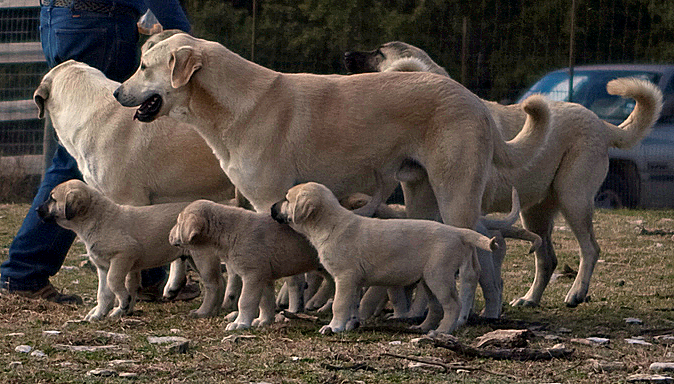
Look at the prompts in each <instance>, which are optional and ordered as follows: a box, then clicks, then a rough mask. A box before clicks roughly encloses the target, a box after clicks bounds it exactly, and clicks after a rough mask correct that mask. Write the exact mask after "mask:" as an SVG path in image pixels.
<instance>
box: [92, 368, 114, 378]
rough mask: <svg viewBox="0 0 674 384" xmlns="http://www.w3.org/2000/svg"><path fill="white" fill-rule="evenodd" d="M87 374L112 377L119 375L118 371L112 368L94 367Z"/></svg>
mask: <svg viewBox="0 0 674 384" xmlns="http://www.w3.org/2000/svg"><path fill="white" fill-rule="evenodd" d="M87 376H100V377H111V376H117V372H115V371H113V370H110V369H92V370H91V371H89V372H87Z"/></svg>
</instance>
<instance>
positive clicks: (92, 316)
mask: <svg viewBox="0 0 674 384" xmlns="http://www.w3.org/2000/svg"><path fill="white" fill-rule="evenodd" d="M104 316H105V314H104V313H100V312H99V311H98V307H94V308H93V309H92V310H91V311H89V313H87V315H86V316H84V321H98V320H100V319H102V318H103V317H104Z"/></svg>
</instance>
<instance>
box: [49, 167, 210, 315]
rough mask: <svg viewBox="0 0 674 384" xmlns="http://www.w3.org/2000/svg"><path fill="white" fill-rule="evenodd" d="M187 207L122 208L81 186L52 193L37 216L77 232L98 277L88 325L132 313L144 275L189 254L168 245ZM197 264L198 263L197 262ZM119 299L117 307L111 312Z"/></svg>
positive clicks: (66, 185)
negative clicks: (179, 214) (141, 272)
mask: <svg viewBox="0 0 674 384" xmlns="http://www.w3.org/2000/svg"><path fill="white" fill-rule="evenodd" d="M186 205H187V203H171V204H158V205H150V206H144V207H134V206H129V205H118V204H115V203H114V202H113V201H112V200H110V199H108V198H107V197H105V196H103V195H102V194H101V193H100V192H98V191H97V190H96V189H94V188H92V187H90V186H88V185H86V184H85V183H83V182H82V181H79V180H70V181H66V182H65V183H61V184H59V185H57V186H56V187H55V188H54V189H53V190H52V192H51V194H50V195H49V199H48V200H47V201H46V202H45V203H44V204H43V205H41V206H40V207H39V208H38V214H39V215H40V217H42V218H43V219H45V220H56V223H57V224H58V225H60V226H61V227H63V228H66V229H70V230H72V231H74V232H75V233H76V234H77V236H79V238H80V239H82V241H83V242H84V244H85V246H86V248H87V252H88V254H89V258H90V259H91V261H92V262H93V263H94V265H95V266H96V269H97V271H98V294H97V299H98V304H97V305H96V307H94V308H93V309H92V310H91V311H89V313H88V314H87V315H86V317H85V320H90V321H91V320H100V319H102V318H103V317H105V316H106V315H107V314H108V313H109V316H110V317H119V316H122V315H126V314H129V313H131V312H132V311H133V307H134V304H135V302H136V294H137V290H138V286H139V283H140V271H141V270H143V269H147V268H154V267H158V266H161V265H165V264H167V263H170V262H172V261H173V260H175V259H177V258H178V257H180V256H182V255H184V254H185V253H184V252H183V251H182V250H181V249H179V248H176V247H173V246H171V244H169V242H168V235H169V231H170V230H171V227H172V226H173V225H174V223H175V220H176V218H177V217H178V213H180V211H181V210H182V209H183V208H184V207H185V206H186ZM195 262H199V260H198V257H195ZM218 271H220V269H219V266H218ZM125 281H126V283H125ZM115 299H116V300H117V307H115V308H114V309H113V311H112V312H110V309H111V308H112V306H113V304H114V303H115Z"/></svg>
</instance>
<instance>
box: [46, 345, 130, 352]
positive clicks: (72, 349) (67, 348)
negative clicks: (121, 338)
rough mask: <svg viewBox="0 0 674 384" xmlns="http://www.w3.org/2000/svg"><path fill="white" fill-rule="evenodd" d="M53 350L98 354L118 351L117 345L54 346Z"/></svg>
mask: <svg viewBox="0 0 674 384" xmlns="http://www.w3.org/2000/svg"><path fill="white" fill-rule="evenodd" d="M54 349H59V350H65V351H70V352H98V351H106V350H110V349H119V346H117V345H96V346H88V345H66V344H55V345H54Z"/></svg>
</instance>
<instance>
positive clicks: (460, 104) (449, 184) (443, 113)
mask: <svg viewBox="0 0 674 384" xmlns="http://www.w3.org/2000/svg"><path fill="white" fill-rule="evenodd" d="M115 95H116V97H117V100H119V101H120V103H121V104H122V105H125V106H140V107H139V108H138V110H137V113H136V115H135V116H136V117H137V118H138V119H139V120H141V121H153V120H154V119H156V118H157V117H158V116H163V115H171V116H173V117H175V118H179V119H182V120H183V121H186V122H189V123H191V124H194V125H195V127H196V129H197V130H198V132H199V133H200V134H201V135H202V137H204V139H205V140H206V142H207V143H208V144H209V146H211V148H213V151H214V152H215V154H216V156H217V157H218V159H219V160H220V165H221V167H222V169H223V170H224V171H225V173H226V174H227V176H228V177H229V178H230V179H231V180H232V182H233V183H234V184H235V185H236V186H237V189H239V190H240V191H241V193H242V194H243V196H245V197H246V198H247V199H248V200H249V201H250V202H251V203H252V205H253V206H254V207H255V209H256V210H257V211H258V212H268V210H269V208H270V207H271V205H272V204H274V203H275V202H276V201H278V200H280V199H282V198H283V196H284V195H285V192H286V191H287V190H288V189H289V188H291V187H292V186H293V185H295V184H297V183H298V182H302V181H306V180H314V181H317V182H321V183H323V184H325V185H326V186H328V187H329V188H330V189H331V190H333V191H334V192H335V193H336V195H337V196H338V197H340V198H341V197H344V196H348V195H350V194H352V193H355V192H367V193H372V191H373V190H374V189H375V181H374V178H373V177H372V172H373V171H375V172H379V173H380V174H381V175H382V176H383V181H384V189H383V190H384V193H383V195H384V196H388V195H390V193H391V192H392V191H393V189H394V187H395V186H396V185H397V184H398V182H399V181H402V182H403V189H404V192H405V205H406V209H407V212H408V214H409V215H410V216H411V217H414V218H437V217H441V218H442V220H443V222H445V223H447V224H452V225H456V226H459V227H467V228H473V227H474V226H475V224H476V222H477V219H478V217H479V215H480V212H481V209H480V207H481V204H482V198H483V191H484V185H485V182H486V180H487V178H488V174H489V172H491V167H492V166H496V167H498V168H499V169H502V170H503V172H506V173H508V172H510V171H511V170H512V169H515V168H519V167H521V166H522V165H523V164H526V163H527V162H529V161H530V160H531V158H532V157H533V156H534V155H535V154H536V152H537V151H538V147H539V146H540V143H541V142H543V141H544V140H545V133H546V130H547V126H548V121H547V118H546V117H547V112H548V110H547V106H546V102H545V101H544V100H543V99H542V98H539V97H532V98H531V99H530V100H531V103H530V104H527V107H526V108H527V111H528V112H529V113H532V114H537V115H539V117H540V118H537V119H531V121H528V123H527V125H526V126H525V128H524V129H523V131H522V135H521V136H519V137H517V138H515V139H513V140H512V141H510V142H508V143H506V142H504V141H503V140H502V138H501V137H500V134H499V133H498V131H497V130H496V127H495V124H494V122H493V120H492V118H491V115H490V114H489V113H488V110H487V109H486V108H485V106H484V105H483V104H482V103H481V102H480V101H479V99H478V98H477V97H476V96H475V95H474V94H472V93H471V92H470V91H468V90H467V89H465V88H464V87H463V86H461V85H460V84H458V83H456V82H455V81H453V80H451V79H447V78H445V77H442V76H436V75H431V74H424V73H408V74H402V73H390V74H369V75H362V76H337V75H329V76H323V75H310V74H284V73H279V72H275V71H272V70H270V69H267V68H264V67H261V66H259V65H257V64H255V63H251V62H249V61H247V60H244V59H243V58H241V57H240V56H238V55H236V54H234V53H232V52H231V51H229V50H227V49H226V48H225V47H223V46H222V45H220V44H218V43H214V42H209V41H206V40H201V39H197V38H194V37H191V36H189V35H186V34H177V35H174V36H171V37H169V38H168V39H166V40H163V41H161V42H158V43H157V44H155V45H154V46H153V47H151V48H149V49H148V50H146V51H145V52H144V54H143V56H142V60H141V66H140V67H139V69H138V71H137V72H136V73H135V74H134V75H133V76H132V77H131V78H130V79H129V80H127V81H126V82H124V83H123V84H122V85H121V86H120V87H119V88H118V89H117V91H115ZM523 124H524V123H523ZM525 143H528V145H524V144H525ZM532 143H538V144H539V145H533V144H532ZM409 167H415V168H420V169H423V170H424V172H425V174H426V175H427V180H428V182H429V183H428V184H423V185H422V187H421V188H418V184H416V183H414V182H408V181H406V180H405V175H404V172H400V171H401V170H402V169H403V168H409ZM429 186H430V187H429ZM478 268H479V266H478V265H477V263H473V258H470V259H469V260H467V263H466V264H465V270H464V271H463V272H462V274H461V279H462V280H463V279H466V284H467V285H470V286H475V285H477V276H478Z"/></svg>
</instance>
